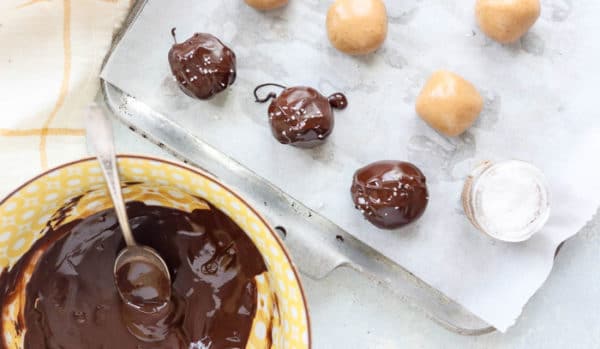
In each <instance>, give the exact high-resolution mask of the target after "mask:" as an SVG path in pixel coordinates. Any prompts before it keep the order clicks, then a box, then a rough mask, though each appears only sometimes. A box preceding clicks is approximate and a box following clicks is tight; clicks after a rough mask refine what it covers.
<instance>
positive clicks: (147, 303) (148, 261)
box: [113, 246, 171, 313]
mask: <svg viewBox="0 0 600 349" xmlns="http://www.w3.org/2000/svg"><path fill="white" fill-rule="evenodd" d="M113 274H114V276H115V284H116V286H117V291H118V292H119V296H120V297H121V299H122V300H123V301H124V302H125V303H126V304H127V305H129V306H133V307H136V308H138V309H139V310H141V311H143V312H153V313H154V312H156V311H157V310H160V308H162V307H164V306H165V305H166V304H167V303H168V302H169V300H170V298H171V278H170V274H169V269H168V267H167V264H166V263H165V261H164V260H163V259H162V258H161V257H160V255H159V254H158V252H156V251H155V250H154V249H152V248H150V247H147V246H132V247H126V248H124V249H123V250H121V252H120V253H119V255H118V256H117V259H116V260H115V265H114V269H113Z"/></svg>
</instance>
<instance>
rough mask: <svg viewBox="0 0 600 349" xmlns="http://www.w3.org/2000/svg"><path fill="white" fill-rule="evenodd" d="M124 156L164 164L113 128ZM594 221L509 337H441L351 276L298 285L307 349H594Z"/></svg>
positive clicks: (598, 285) (599, 256)
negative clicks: (303, 299)
mask: <svg viewBox="0 0 600 349" xmlns="http://www.w3.org/2000/svg"><path fill="white" fill-rule="evenodd" d="M115 126H116V129H117V131H116V138H117V147H118V150H119V151H120V152H123V153H141V154H148V155H156V156H162V157H169V156H168V155H167V154H165V153H164V152H162V151H161V150H160V149H159V148H157V147H155V146H154V145H152V144H150V143H149V142H147V141H146V140H144V139H142V138H141V137H139V136H137V135H135V134H133V133H132V132H130V131H129V130H128V129H126V128H125V127H123V126H121V125H119V124H116V123H115ZM598 266H600V215H597V216H596V217H595V218H594V219H593V220H592V221H591V222H590V223H589V224H588V225H587V226H586V228H584V229H583V231H582V232H580V233H579V234H578V235H577V236H576V237H574V238H573V239H571V240H570V241H568V242H567V243H566V244H565V247H564V248H563V249H562V251H561V253H560V254H559V256H558V259H557V261H556V264H555V267H554V270H553V272H552V274H551V275H550V277H549V279H548V280H547V282H546V283H545V285H544V286H543V287H542V289H541V290H540V291H539V292H538V293H537V294H536V295H535V296H534V297H533V299H532V300H531V302H530V303H529V304H528V305H527V306H526V308H525V310H524V312H523V315H522V316H521V318H520V319H519V321H518V322H517V324H516V325H515V326H514V327H513V328H511V329H510V330H509V331H508V333H506V334H500V333H493V334H489V335H485V336H480V337H463V336H459V335H456V334H454V333H451V332H448V331H447V330H445V329H443V328H442V327H440V326H438V325H437V324H435V323H434V322H432V321H431V320H429V319H427V318H426V317H425V316H424V315H423V314H422V313H420V312H419V311H418V310H415V309H413V308H411V307H409V306H408V305H406V304H404V303H402V302H401V301H399V300H398V299H395V298H394V297H393V296H392V295H391V294H390V293H389V291H386V290H385V289H382V288H379V287H377V286H376V285H373V284H371V283H369V282H368V281H367V280H366V279H364V278H363V277H361V276H360V275H359V274H357V273H355V272H353V271H350V270H338V271H336V272H334V273H333V274H332V275H330V276H329V277H328V278H327V279H325V280H320V281H313V280H309V279H305V280H304V286H305V288H306V291H307V294H308V299H309V306H310V314H311V318H312V330H313V344H314V345H313V347H314V348H315V349H330V348H333V349H336V348H348V349H352V348H382V349H384V348H385V349H387V348H528V349H535V348H544V349H547V348H574V349H577V348H599V347H600V330H599V328H600V278H599V277H598V269H599V267H598Z"/></svg>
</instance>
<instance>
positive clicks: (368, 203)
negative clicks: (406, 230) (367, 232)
mask: <svg viewBox="0 0 600 349" xmlns="http://www.w3.org/2000/svg"><path fill="white" fill-rule="evenodd" d="M351 194H352V200H353V201H354V205H355V206H356V208H357V209H358V210H360V211H361V212H362V213H363V215H364V216H365V218H366V219H367V220H368V221H369V222H371V223H372V224H373V225H375V226H377V227H379V228H381V229H396V228H400V227H402V226H404V225H407V224H409V223H411V222H414V221H415V220H417V219H418V218H419V217H421V215H423V212H425V208H426V207H427V202H428V201H429V194H428V192H427V184H426V179H425V176H424V175H423V173H422V172H421V171H420V170H419V169H418V168H417V167H416V166H415V165H413V164H411V163H408V162H402V161H379V162H375V163H373V164H370V165H368V166H366V167H363V168H361V169H359V170H358V171H356V173H355V174H354V180H353V182H352V188H351Z"/></svg>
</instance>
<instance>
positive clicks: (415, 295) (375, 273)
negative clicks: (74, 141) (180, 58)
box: [102, 82, 494, 335]
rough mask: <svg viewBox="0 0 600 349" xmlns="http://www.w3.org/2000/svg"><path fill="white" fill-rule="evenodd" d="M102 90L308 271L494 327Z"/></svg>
mask: <svg viewBox="0 0 600 349" xmlns="http://www.w3.org/2000/svg"><path fill="white" fill-rule="evenodd" d="M102 92H103V95H104V101H105V102H106V106H107V108H108V109H109V110H110V111H111V112H112V113H113V114H114V116H115V117H116V118H117V119H118V120H119V121H121V122H122V123H123V124H125V125H126V126H128V127H129V128H130V129H131V130H132V131H134V132H136V133H137V134H139V135H140V136H141V137H143V138H145V139H147V140H149V141H151V142H153V143H154V144H156V145H157V146H159V147H160V148H162V149H164V150H166V151H168V152H169V153H171V154H172V155H173V156H175V157H176V158H178V159H180V160H181V161H183V162H185V163H187V164H190V165H193V166H196V167H199V168H201V169H203V170H205V171H206V172H209V173H211V174H212V175H214V176H215V177H217V178H219V179H220V180H222V181H223V182H224V183H227V185H229V186H231V187H232V188H234V189H235V190H236V191H237V192H238V193H239V194H240V195H242V196H243V197H244V198H245V199H246V200H248V201H249V202H250V203H251V204H252V205H253V206H254V207H256V208H257V209H258V210H259V211H260V212H261V213H262V214H263V215H264V216H265V217H266V218H267V220H268V221H269V223H270V224H271V225H272V226H274V227H277V230H278V231H280V232H282V238H283V239H284V242H285V244H286V247H287V248H288V250H289V251H290V253H291V255H292V259H293V261H294V263H295V264H296V266H297V267H298V268H299V269H300V271H301V272H302V273H303V274H304V275H306V276H308V277H311V278H313V279H320V278H323V277H326V276H327V275H328V274H329V273H330V272H331V271H333V270H335V269H336V268H339V267H346V268H351V269H354V270H355V271H357V272H360V273H363V274H364V275H366V276H368V277H369V278H370V279H371V280H372V281H373V287H389V288H390V289H391V290H393V291H394V293H395V294H397V295H398V297H401V298H402V299H403V300H404V301H406V302H407V303H408V304H410V305H412V306H415V307H417V308H418V309H420V310H421V311H423V312H424V313H425V315H426V316H428V317H429V318H431V319H432V320H434V321H435V322H437V323H439V324H440V325H442V326H443V327H445V328H447V329H448V330H450V331H453V332H456V333H459V334H462V335H482V334H486V333H489V332H492V331H494V328H493V327H491V326H489V325H488V324H486V323H485V322H483V321H482V320H481V319H479V318H477V317H476V316H474V315H473V314H471V313H470V312H468V311H467V310H465V309H464V308H463V307H462V306H461V305H459V304H457V303H455V302H453V301H452V300H450V299H448V298H447V297H445V296H444V295H443V294H442V293H440V292H439V291H437V290H436V289H434V288H432V287H431V286H429V285H427V284H426V283H424V282H423V281H421V280H419V279H418V278H417V277H415V276H414V275H413V274H411V273H410V272H408V271H407V270H406V269H404V268H402V267H401V266H399V265H398V264H396V263H394V262H392V261H390V260H389V259H388V258H386V257H385V256H383V255H382V254H380V253H379V252H377V251H375V250H374V249H372V248H371V247H369V246H367V245H366V244H364V243H363V242H361V241H360V240H358V239H356V238H354V237H353V236H352V235H350V234H348V233H347V232H345V231H344V230H342V229H341V228H339V227H338V226H336V225H335V224H333V223H332V222H331V221H329V220H328V219H326V218H325V217H322V216H321V215H319V214H318V213H316V212H314V211H313V210H311V209H309V208H308V207H306V206H305V205H303V204H302V203H300V202H298V201H296V200H295V199H293V198H292V197H290V196H289V195H287V194H286V193H284V192H282V191H281V190H279V189H278V188H276V187H274V186H273V185H271V184H270V183H269V182H268V181H266V180H265V179H264V178H261V177H259V176H258V175H256V174H255V173H253V172H252V171H251V170H249V169H248V168H246V167H244V166H242V165H241V164H239V163H238V162H236V161H235V160H233V159H231V158H229V157H227V156H226V155H224V154H223V153H221V152H219V151H218V150H216V149H215V148H213V147H212V146H210V145H208V144H207V143H205V142H204V141H202V140H201V139H199V138H198V137H196V136H194V135H192V134H191V133H189V132H187V131H186V130H185V129H183V128H182V127H181V126H180V125H178V124H176V123H174V122H172V121H171V120H169V119H168V118H166V117H165V116H164V115H161V114H160V113H158V112H156V111H153V110H152V109H151V108H149V107H148V106H147V105H145V104H143V103H141V102H139V101H137V100H136V99H135V98H133V97H131V96H128V95H127V94H125V93H123V92H122V91H120V90H119V89H117V88H115V87H114V86H112V85H111V84H109V83H107V82H103V83H102Z"/></svg>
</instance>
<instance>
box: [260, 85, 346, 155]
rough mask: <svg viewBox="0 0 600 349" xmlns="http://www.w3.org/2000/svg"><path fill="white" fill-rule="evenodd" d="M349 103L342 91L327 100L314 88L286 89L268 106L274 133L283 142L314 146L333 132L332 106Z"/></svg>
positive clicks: (339, 106) (342, 105)
mask: <svg viewBox="0 0 600 349" xmlns="http://www.w3.org/2000/svg"><path fill="white" fill-rule="evenodd" d="M347 105H348V101H347V100H346V97H345V96H344V95H342V94H341V93H336V94H335V95H333V96H332V97H330V99H328V98H327V97H325V96H323V95H322V94H320V93H319V92H318V91H317V90H315V89H314V88H311V87H291V88H286V89H285V90H283V92H281V94H280V95H279V96H278V97H277V98H275V99H274V100H273V101H272V102H271V105H270V106H269V121H270V124H271V132H272V133H273V136H274V137H275V138H276V139H277V140H278V141H279V142H280V143H282V144H291V145H295V146H298V147H303V148H311V147H315V146H317V145H320V144H322V143H323V142H324V141H325V139H326V138H327V137H328V136H329V135H330V134H331V132H332V131H333V126H334V124H335V122H334V117H333V110H332V108H337V109H344V108H345V107H346V106H347Z"/></svg>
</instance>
